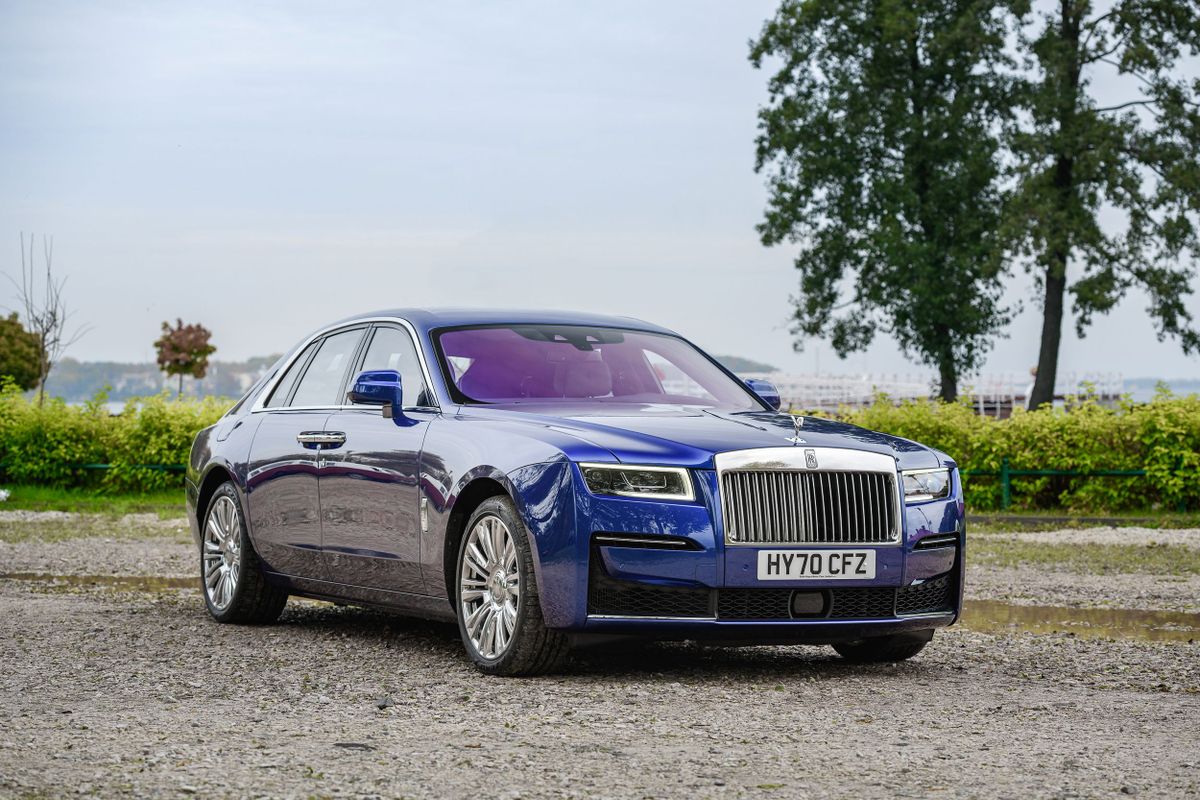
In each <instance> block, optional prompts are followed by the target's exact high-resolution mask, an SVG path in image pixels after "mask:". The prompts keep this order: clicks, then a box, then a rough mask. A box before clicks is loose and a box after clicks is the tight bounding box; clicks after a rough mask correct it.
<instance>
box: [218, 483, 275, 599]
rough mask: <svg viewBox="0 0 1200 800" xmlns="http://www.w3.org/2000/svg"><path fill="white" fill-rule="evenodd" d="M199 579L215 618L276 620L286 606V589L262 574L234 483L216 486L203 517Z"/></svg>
mask: <svg viewBox="0 0 1200 800" xmlns="http://www.w3.org/2000/svg"><path fill="white" fill-rule="evenodd" d="M200 578H201V580H202V581H203V583H204V604H205V605H206V606H208V613H209V614H211V615H212V618H213V619H215V620H216V621H217V622H249V623H265V622H274V621H275V620H276V619H278V618H279V614H280V612H282V611H283V607H284V606H285V605H286V604H287V599H288V595H287V592H285V591H284V590H282V589H280V588H279V587H277V586H273V585H272V584H270V583H269V582H268V581H267V578H266V575H265V574H264V573H263V569H262V562H260V561H259V560H258V554H257V553H255V552H254V547H253V545H251V544H250V537H249V536H248V535H247V534H246V520H245V516H244V515H243V514H242V504H241V502H240V501H239V500H238V494H237V490H236V489H234V488H233V484H232V483H228V482H226V483H223V484H221V485H220V486H219V487H217V490H216V492H214V493H213V496H212V500H211V501H210V502H209V504H208V511H207V512H206V513H205V515H204V528H203V530H202V535H201V542H200Z"/></svg>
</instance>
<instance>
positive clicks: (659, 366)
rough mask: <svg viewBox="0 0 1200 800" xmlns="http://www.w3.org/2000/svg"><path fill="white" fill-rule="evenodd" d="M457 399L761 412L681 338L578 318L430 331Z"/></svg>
mask: <svg viewBox="0 0 1200 800" xmlns="http://www.w3.org/2000/svg"><path fill="white" fill-rule="evenodd" d="M436 339H437V343H438V350H439V355H440V357H441V359H442V367H443V369H444V370H445V371H446V375H447V378H448V379H449V381H450V383H451V385H452V386H453V387H454V388H455V389H456V390H457V391H456V394H457V395H458V396H457V397H455V400H456V401H457V402H460V403H520V402H526V403H531V402H538V403H542V402H556V401H557V402H564V401H567V402H570V403H572V404H575V405H577V404H579V403H603V404H613V403H640V404H644V403H660V404H662V403H665V404H668V405H680V406H703V407H706V408H716V409H720V410H722V411H761V410H762V406H761V405H760V404H759V403H758V402H756V401H755V399H754V398H753V396H752V395H751V394H750V392H749V390H748V389H746V388H745V387H744V386H743V385H742V384H741V383H739V382H738V381H736V380H734V379H733V378H731V377H730V376H729V375H727V374H726V373H725V372H724V371H722V370H721V369H720V368H719V367H717V366H716V365H715V364H714V363H713V362H712V361H710V360H709V359H708V357H707V356H705V355H704V354H703V353H701V352H700V351H699V350H697V349H696V348H694V347H692V346H691V345H690V344H688V343H687V342H685V341H683V340H682V339H679V338H676V337H674V336H665V335H662V334H656V333H646V332H644V331H628V330H619V329H615V328H592V327H586V326H581V325H491V326H485V327H476V328H459V329H451V330H446V331H442V332H440V333H439V334H437V336H436Z"/></svg>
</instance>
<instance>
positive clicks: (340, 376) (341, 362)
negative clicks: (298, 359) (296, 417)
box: [288, 329, 362, 407]
mask: <svg viewBox="0 0 1200 800" xmlns="http://www.w3.org/2000/svg"><path fill="white" fill-rule="evenodd" d="M361 338H362V329H356V330H351V331H342V332H341V333H335V334H333V335H332V336H327V337H325V339H324V340H322V342H321V345H320V349H319V350H317V354H316V355H315V356H313V359H312V363H310V364H309V365H308V369H307V370H305V371H304V377H303V378H301V379H300V385H299V386H297V387H296V394H295V395H294V396H293V397H292V402H290V403H288V405H289V406H317V407H321V406H336V405H341V403H342V400H341V398H339V397H338V394H339V392H340V391H341V388H342V381H343V380H344V379H345V377H346V367H347V366H348V365H349V364H350V359H351V358H352V357H353V356H354V350H355V348H356V347H358V342H359V340H360V339H361Z"/></svg>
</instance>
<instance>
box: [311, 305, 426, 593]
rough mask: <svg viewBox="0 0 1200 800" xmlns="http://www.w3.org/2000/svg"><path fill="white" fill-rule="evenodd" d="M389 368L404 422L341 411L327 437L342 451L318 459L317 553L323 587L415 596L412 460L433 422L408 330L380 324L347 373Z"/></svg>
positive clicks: (375, 410) (417, 543) (374, 410)
mask: <svg viewBox="0 0 1200 800" xmlns="http://www.w3.org/2000/svg"><path fill="white" fill-rule="evenodd" d="M376 369H394V370H396V371H398V372H399V373H400V378H401V383H402V385H403V388H404V406H405V408H404V412H403V419H399V418H398V419H399V422H400V424H397V420H393V419H389V418H387V417H384V416H383V414H382V412H381V409H380V408H379V407H378V406H362V407H356V408H343V409H341V410H339V411H337V412H335V413H334V414H332V415H331V416H330V417H329V419H328V420H327V421H326V432H327V433H329V434H331V435H335V436H337V437H338V438H341V436H343V435H344V437H345V440H344V444H342V446H340V447H339V448H338V449H336V450H333V451H330V452H328V453H324V454H323V461H322V467H321V477H320V484H321V517H322V547H323V549H324V553H325V569H326V571H327V573H328V574H329V576H330V580H332V581H335V582H337V583H341V584H349V585H352V586H361V587H366V588H371V589H383V590H387V591H393V592H408V593H417V594H421V593H423V592H424V588H425V587H424V584H423V582H422V580H421V514H420V508H419V506H418V502H419V485H420V473H419V468H418V465H419V461H420V456H421V444H422V442H423V440H424V438H425V431H426V430H427V428H428V427H429V422H430V420H432V419H433V418H434V417H435V416H436V415H437V413H438V412H437V409H436V408H432V407H431V405H432V404H431V401H430V399H429V395H428V393H427V392H426V387H425V381H424V374H423V372H422V371H421V366H420V362H419V361H418V360H417V352H416V347H415V345H414V343H413V340H412V337H411V336H410V335H409V333H408V331H407V330H405V329H404V328H402V327H400V326H398V325H392V324H380V325H378V326H376V327H375V328H374V330H373V331H372V333H371V340H370V342H369V344H368V346H367V347H366V349H365V351H364V353H363V357H362V359H361V361H360V363H359V364H357V365H356V367H355V369H354V370H352V372H353V373H355V374H357V372H361V371H363V370H376ZM351 380H353V378H351Z"/></svg>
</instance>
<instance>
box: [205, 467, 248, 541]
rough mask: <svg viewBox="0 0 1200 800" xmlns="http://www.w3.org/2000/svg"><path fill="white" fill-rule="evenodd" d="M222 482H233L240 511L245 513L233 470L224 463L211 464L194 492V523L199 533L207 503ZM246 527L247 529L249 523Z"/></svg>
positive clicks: (243, 502)
mask: <svg viewBox="0 0 1200 800" xmlns="http://www.w3.org/2000/svg"><path fill="white" fill-rule="evenodd" d="M223 483H232V484H233V488H234V491H236V492H237V493H238V500H239V501H240V502H241V505H242V513H243V514H244V513H245V509H246V503H245V501H244V499H243V498H242V490H241V487H239V486H238V484H237V480H235V479H234V476H233V471H232V470H231V469H229V467H227V466H226V465H224V464H219V463H218V464H213V465H212V466H211V467H209V468H208V471H206V472H205V473H204V478H203V479H201V481H200V488H199V489H198V490H197V492H196V525H197V527H198V528H199V530H200V531H201V535H203V531H204V517H205V515H206V514H207V513H208V504H209V503H210V502H212V496H213V495H214V494H215V493H216V491H217V489H218V488H219V487H220V486H221V484H223ZM246 527H247V529H249V525H247V526H246Z"/></svg>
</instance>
